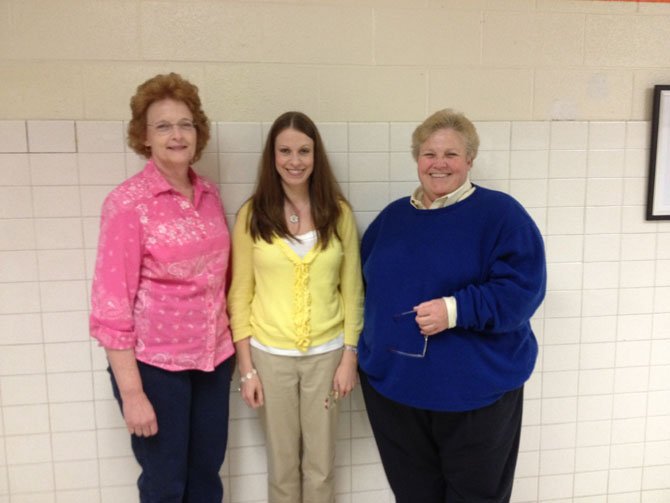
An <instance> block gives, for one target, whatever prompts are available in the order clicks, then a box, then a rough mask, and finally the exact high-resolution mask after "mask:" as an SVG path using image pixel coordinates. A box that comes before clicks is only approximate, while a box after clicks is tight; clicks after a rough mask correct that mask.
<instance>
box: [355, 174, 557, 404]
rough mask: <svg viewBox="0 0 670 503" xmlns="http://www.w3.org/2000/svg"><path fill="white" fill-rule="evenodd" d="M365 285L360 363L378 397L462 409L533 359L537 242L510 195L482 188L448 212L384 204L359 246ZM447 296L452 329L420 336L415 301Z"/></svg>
mask: <svg viewBox="0 0 670 503" xmlns="http://www.w3.org/2000/svg"><path fill="white" fill-rule="evenodd" d="M361 261H362V265H363V276H364V279H365V283H366V294H365V319H364V327H363V333H362V334H361V337H360V340H359V364H360V367H361V369H362V370H363V371H364V372H365V373H366V375H367V376H368V378H369V381H370V384H372V386H374V388H375V389H376V390H377V391H379V392H380V393H381V394H382V395H384V396H386V397H387V398H390V399H391V400H394V401H396V402H399V403H402V404H405V405H409V406H411V407H416V408H421V409H428V410H436V411H466V410H473V409H478V408H481V407H484V406H486V405H489V404H491V403H493V402H495V401H496V400H498V399H499V398H500V397H501V396H502V395H503V394H504V393H505V392H507V391H510V390H512V389H516V388H518V387H520V386H521V385H523V383H524V382H525V381H526V380H527V379H528V377H529V376H530V374H531V372H532V371H533V367H534V365H535V359H536V357H537V341H536V339H535V336H534V335H533V332H532V330H531V327H530V322H529V320H530V317H531V316H532V315H533V313H534V312H535V310H536V309H537V308H538V307H539V305H540V303H541V302H542V299H543V298H544V293H545V287H546V266H545V257H544V244H543V241H542V236H541V235H540V232H539V230H538V229H537V226H536V225H535V223H534V222H533V220H532V219H531V218H530V216H529V215H528V213H527V212H526V211H525V210H524V209H523V207H522V206H521V205H520V204H519V203H518V202H517V201H515V200H514V199H513V198H512V197H510V196H508V195H507V194H504V193H502V192H497V191H493V190H489V189H485V188H483V187H477V189H476V190H475V191H474V193H473V194H472V195H471V196H470V197H468V198H466V199H464V200H463V201H460V202H458V203H456V204H454V205H451V206H447V207H445V208H441V209H432V210H417V209H416V208H414V207H413V206H412V205H411V204H410V202H409V198H402V199H399V200H397V201H395V202H393V203H391V204H390V205H389V206H387V207H386V208H385V209H384V210H383V211H382V212H381V213H380V214H379V215H378V216H377V218H376V219H375V220H374V221H373V222H372V223H371V224H370V226H369V227H368V229H367V231H366V232H365V234H364V236H363V239H362V243H361ZM445 296H454V297H455V298H456V302H457V311H458V315H457V321H456V327H454V328H452V329H449V330H445V331H444V332H441V333H439V334H436V335H434V336H431V337H429V339H428V348H427V351H426V355H425V357H424V358H411V357H408V356H404V355H401V354H398V353H397V352H394V351H392V350H391V349H394V350H400V351H404V352H408V353H420V352H421V349H422V348H423V336H422V335H421V334H420V333H419V329H418V327H417V324H416V321H415V319H414V316H413V315H408V316H407V315H406V316H397V315H398V314H399V313H402V312H405V311H408V310H410V309H412V308H413V307H414V306H416V305H418V304H419V303H421V302H423V301H426V300H431V299H435V298H440V297H445Z"/></svg>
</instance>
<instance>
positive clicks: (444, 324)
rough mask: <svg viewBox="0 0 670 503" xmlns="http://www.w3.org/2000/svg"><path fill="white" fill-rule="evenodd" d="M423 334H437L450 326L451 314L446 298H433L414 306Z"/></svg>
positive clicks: (417, 321)
mask: <svg viewBox="0 0 670 503" xmlns="http://www.w3.org/2000/svg"><path fill="white" fill-rule="evenodd" d="M414 311H415V312H416V323H417V325H419V330H420V331H421V335H435V334H438V333H440V332H442V331H443V330H446V329H447V328H449V316H448V314H447V305H446V303H445V302H444V299H442V298H439V299H433V300H427V301H426V302H422V303H421V304H419V305H418V306H415V307H414Z"/></svg>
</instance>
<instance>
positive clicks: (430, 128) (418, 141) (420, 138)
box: [412, 108, 479, 161]
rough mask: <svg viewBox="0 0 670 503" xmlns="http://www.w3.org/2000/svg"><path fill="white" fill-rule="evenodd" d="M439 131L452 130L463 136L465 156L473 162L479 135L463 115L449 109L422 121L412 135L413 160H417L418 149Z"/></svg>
mask: <svg viewBox="0 0 670 503" xmlns="http://www.w3.org/2000/svg"><path fill="white" fill-rule="evenodd" d="M440 129H453V130H454V131H456V132H457V133H460V134H461V135H462V136H463V140H464V141H465V154H466V156H467V158H468V160H469V161H474V160H475V157H477V151H478V150H479V135H478V134H477V129H476V128H475V125H474V124H473V123H472V122H471V121H470V119H468V118H467V117H466V116H465V115H463V114H462V113H460V112H456V111H455V110H452V109H451V108H445V109H444V110H438V111H437V112H435V113H434V114H433V115H431V116H430V117H428V118H427V119H426V120H424V121H423V122H422V123H421V124H420V125H419V126H418V127H417V128H416V129H415V130H414V133H413V134H412V155H413V156H414V160H415V161H416V160H418V158H419V149H420V148H421V145H422V144H423V142H425V141H426V140H427V139H428V137H429V136H430V135H432V134H433V133H434V132H436V131H439V130H440Z"/></svg>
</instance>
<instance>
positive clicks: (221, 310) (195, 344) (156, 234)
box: [90, 160, 234, 371]
mask: <svg viewBox="0 0 670 503" xmlns="http://www.w3.org/2000/svg"><path fill="white" fill-rule="evenodd" d="M190 176H191V180H192V182H193V185H194V196H193V197H194V202H193V204H192V203H191V202H190V201H189V200H187V199H186V198H185V197H184V196H183V195H181V194H179V193H178V192H176V191H175V190H174V189H173V188H172V187H171V186H170V185H169V184H168V182H167V181H166V180H165V178H163V176H162V175H161V174H160V172H159V171H158V169H157V168H156V166H155V165H154V163H153V161H151V160H150V161H149V162H148V163H147V165H146V166H145V168H144V170H143V171H142V172H140V173H138V174H137V175H135V176H133V177H131V178H130V179H128V180H126V181H125V182H124V183H122V184H121V185H119V186H118V187H116V188H115V189H114V190H113V191H112V192H111V193H110V194H109V195H108V196H107V198H106V200H105V202H104V204H103V209H102V217H101V223H100V238H99V241H98V255H97V260H96V267H95V276H94V279H93V288H92V293H91V304H92V306H91V307H92V309H91V317H90V328H91V335H92V336H93V337H94V338H95V339H97V340H98V341H99V342H100V344H101V345H102V346H104V347H105V348H109V349H118V350H123V349H131V348H132V349H134V350H135V356H136V358H137V359H138V360H140V361H142V362H144V363H148V364H150V365H154V366H157V367H160V368H163V369H166V370H172V371H175V370H188V369H198V370H212V369H214V367H216V366H217V365H218V364H219V363H221V362H222V361H223V360H225V359H226V358H228V357H229V356H230V355H231V354H232V353H233V352H234V348H233V344H232V340H231V335H230V329H229V326H228V314H227V312H226V297H225V291H226V276H227V272H228V259H229V255H230V236H229V233H228V228H227V225H226V220H225V214H224V211H223V205H222V203H221V198H220V196H219V193H218V190H217V189H216V187H215V185H214V184H212V183H211V182H209V181H207V180H205V179H203V178H201V177H200V176H198V175H197V174H196V173H195V172H194V171H192V170H191V171H190Z"/></svg>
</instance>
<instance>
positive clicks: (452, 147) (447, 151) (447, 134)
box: [417, 129, 472, 206]
mask: <svg viewBox="0 0 670 503" xmlns="http://www.w3.org/2000/svg"><path fill="white" fill-rule="evenodd" d="M417 167H418V172H419V181H420V182H421V187H422V188H423V199H424V200H423V203H424V204H425V205H426V206H430V204H431V203H432V202H433V201H435V199H437V198H438V197H442V196H444V195H446V194H449V193H451V192H453V191H455V190H456V189H457V188H458V187H460V186H461V185H463V184H464V183H465V181H466V180H467V178H468V171H470V168H471V167H472V159H469V158H468V157H467V154H466V146H465V139H464V138H463V136H462V135H461V134H460V133H458V132H456V131H454V130H453V129H438V130H437V131H435V132H434V133H433V134H431V135H430V136H429V137H428V139H426V141H424V142H423V143H422V144H421V146H420V147H419V155H418V158H417Z"/></svg>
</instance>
